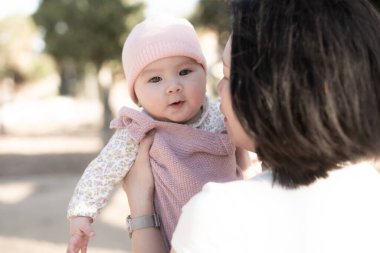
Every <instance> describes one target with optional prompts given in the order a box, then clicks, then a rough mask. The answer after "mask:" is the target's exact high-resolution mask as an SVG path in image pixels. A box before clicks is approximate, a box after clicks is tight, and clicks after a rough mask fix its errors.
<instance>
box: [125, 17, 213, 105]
mask: <svg viewBox="0 0 380 253" xmlns="http://www.w3.org/2000/svg"><path fill="white" fill-rule="evenodd" d="M170 56H186V57H189V58H192V59H194V60H195V61H196V62H198V63H199V64H201V65H202V67H203V69H204V70H205V71H206V72H207V64H206V59H205V57H204V55H203V53H202V49H201V46H200V43H199V40H198V37H197V34H196V32H195V30H194V27H193V26H192V25H191V24H190V22H189V21H187V20H186V19H183V18H173V17H152V18H147V19H145V20H144V21H143V22H141V23H139V24H138V25H136V26H135V27H134V28H133V30H132V31H131V33H130V34H129V36H128V38H127V40H126V41H125V43H124V47H123V53H122V62H123V69H124V74H125V77H126V79H127V84H128V89H129V95H130V97H131V99H132V101H134V102H135V103H137V98H136V94H135V92H134V84H135V81H136V79H137V77H138V75H139V74H140V72H141V71H142V70H143V69H144V68H145V67H146V66H147V65H148V64H150V63H152V62H154V61H156V60H159V59H162V58H166V57H170Z"/></svg>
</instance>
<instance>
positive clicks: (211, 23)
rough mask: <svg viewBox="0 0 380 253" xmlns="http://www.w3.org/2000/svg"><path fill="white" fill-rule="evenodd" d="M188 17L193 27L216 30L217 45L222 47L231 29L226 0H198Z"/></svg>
mask: <svg viewBox="0 0 380 253" xmlns="http://www.w3.org/2000/svg"><path fill="white" fill-rule="evenodd" d="M189 19H190V21H191V23H193V24H194V26H195V27H205V28H208V29H211V30H214V31H216V32H217V34H218V36H219V45H220V46H221V47H224V44H225V43H226V41H227V39H228V36H229V33H230V31H231V22H230V12H229V6H228V3H227V1H226V0H199V2H198V5H197V7H196V8H195V11H194V13H193V14H192V15H191V17H190V18H189Z"/></svg>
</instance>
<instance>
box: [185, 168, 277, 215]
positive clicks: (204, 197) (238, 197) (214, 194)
mask: <svg viewBox="0 0 380 253" xmlns="http://www.w3.org/2000/svg"><path fill="white" fill-rule="evenodd" d="M272 178H273V177H272V173H271V171H265V172H262V173H261V174H259V175H257V176H255V177H254V178H252V179H250V180H237V181H232V182H227V183H214V182H210V183H207V184H205V185H204V187H203V189H202V191H201V192H200V193H198V194H197V195H195V196H194V197H193V198H192V199H191V200H190V201H189V202H188V204H186V205H185V206H184V208H183V209H184V211H186V209H193V210H192V211H191V212H197V208H200V209H201V210H200V212H202V209H204V207H205V206H207V208H208V209H209V210H210V209H220V208H223V209H225V208H230V207H232V206H235V207H236V205H246V204H249V202H251V200H253V199H255V200H254V201H260V199H264V198H266V197H268V195H269V194H270V195H272V194H273V191H275V192H276V191H278V190H281V189H280V188H278V187H277V186H275V185H273V180H272ZM258 198H260V199H258ZM248 200H249V201H248Z"/></svg>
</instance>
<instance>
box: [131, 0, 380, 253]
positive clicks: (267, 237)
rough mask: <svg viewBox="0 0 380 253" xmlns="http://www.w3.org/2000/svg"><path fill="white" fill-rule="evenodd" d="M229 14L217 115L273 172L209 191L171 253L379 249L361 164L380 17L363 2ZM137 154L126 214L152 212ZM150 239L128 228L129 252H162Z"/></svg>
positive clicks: (247, 6) (267, 5)
mask: <svg viewBox="0 0 380 253" xmlns="http://www.w3.org/2000/svg"><path fill="white" fill-rule="evenodd" d="M232 7H233V10H234V15H233V21H234V23H233V35H232V38H231V39H230V41H229V42H228V43H227V45H226V48H225V51H224V54H223V62H224V69H223V72H224V78H223V79H222V80H221V81H220V83H219V87H218V91H219V94H220V96H221V99H222V102H221V103H222V105H221V110H222V112H223V114H224V115H225V117H226V126H227V129H228V133H229V134H230V136H231V139H232V140H233V141H234V143H235V144H236V145H237V146H239V147H242V148H245V149H248V150H251V151H255V152H256V153H257V154H258V156H259V158H260V159H261V160H262V161H263V162H265V163H267V164H270V165H271V169H270V170H268V171H266V172H264V173H262V174H261V175H259V176H257V177H255V178H253V179H252V180H248V181H237V182H231V183H224V184H216V183H209V184H206V186H205V187H204V188H203V190H202V192H201V193H199V194H198V195H196V196H195V197H193V198H192V199H191V200H190V201H189V202H188V203H187V204H186V205H185V206H184V208H183V209H182V215H181V218H180V220H179V223H178V225H177V228H176V230H175V232H174V235H173V239H172V247H173V249H172V252H177V253H180V252H218V253H220V252H300V253H301V252H302V253H305V252H318V253H320V252H367V253H368V252H380V242H379V240H378V235H379V234H380V198H379V196H380V174H379V173H378V172H377V171H376V170H375V169H374V168H373V167H372V166H371V165H370V164H369V163H368V162H366V161H370V160H373V159H376V158H377V157H379V155H380V85H379V84H380V47H379V46H378V44H379V41H380V17H379V14H378V13H377V12H376V10H375V9H374V8H373V6H371V4H369V3H368V1H366V0H355V1H352V0H318V1H310V0H238V1H233V2H232ZM231 42H232V46H231ZM141 146H142V148H141V149H140V152H139V156H138V159H137V161H136V165H135V169H133V174H130V175H129V176H128V177H127V178H126V180H125V189H126V192H127V194H128V198H129V203H130V207H131V215H132V217H139V216H142V215H146V214H152V213H153V212H154V207H153V204H152V198H153V192H154V189H153V187H152V180H153V179H152V177H151V174H150V171H149V164H148V162H147V161H146V159H145V157H146V156H147V152H148V151H147V150H148V149H149V138H148V139H147V140H145V141H144V142H143V143H142V144H141ZM136 168H138V169H136ZM158 231H159V230H158V229H157V228H146V229H140V230H135V231H133V236H132V245H133V249H132V250H133V252H164V249H163V248H162V241H161V239H160V236H159V232H158Z"/></svg>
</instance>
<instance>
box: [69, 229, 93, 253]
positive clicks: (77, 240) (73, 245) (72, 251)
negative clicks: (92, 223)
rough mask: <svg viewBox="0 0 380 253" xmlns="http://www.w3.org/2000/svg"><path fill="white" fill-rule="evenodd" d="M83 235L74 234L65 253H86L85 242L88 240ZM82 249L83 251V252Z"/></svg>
mask: <svg viewBox="0 0 380 253" xmlns="http://www.w3.org/2000/svg"><path fill="white" fill-rule="evenodd" d="M86 238H87V237H86V236H84V235H79V234H74V235H72V236H71V238H70V241H69V245H68V246H67V251H66V253H78V252H79V250H82V253H86V251H87V242H88V239H86ZM84 245H85V246H84ZM83 249H84V250H85V251H83Z"/></svg>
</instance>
